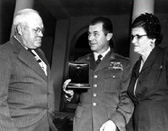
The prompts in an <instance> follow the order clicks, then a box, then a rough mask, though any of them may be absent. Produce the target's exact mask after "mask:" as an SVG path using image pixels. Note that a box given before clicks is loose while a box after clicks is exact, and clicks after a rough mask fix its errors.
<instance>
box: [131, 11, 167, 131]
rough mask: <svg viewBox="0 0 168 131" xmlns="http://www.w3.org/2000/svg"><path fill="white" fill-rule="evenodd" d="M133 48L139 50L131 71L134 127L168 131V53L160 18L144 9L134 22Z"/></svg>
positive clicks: (141, 130)
mask: <svg viewBox="0 0 168 131" xmlns="http://www.w3.org/2000/svg"><path fill="white" fill-rule="evenodd" d="M131 28H132V31H131V38H132V43H133V44H134V51H135V52H137V53H138V54H140V58H139V60H138V61H137V62H136V63H135V65H134V67H133V71H132V76H131V80H130V84H129V87H128V94H129V96H130V97H131V99H132V101H133V102H134V105H135V110H134V114H133V126H134V131H168V53H167V51H166V49H163V48H161V47H159V44H160V43H161V41H162V34H161V26H160V22H159V20H158V18H157V17H156V16H154V15H153V14H149V13H145V14H141V15H140V16H139V17H137V18H136V19H135V20H134V22H133V23H132V27H131Z"/></svg>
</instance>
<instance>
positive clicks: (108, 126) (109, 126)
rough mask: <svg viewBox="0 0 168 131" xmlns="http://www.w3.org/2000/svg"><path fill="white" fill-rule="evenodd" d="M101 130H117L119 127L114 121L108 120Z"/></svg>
mask: <svg viewBox="0 0 168 131" xmlns="http://www.w3.org/2000/svg"><path fill="white" fill-rule="evenodd" d="M100 131H117V127H116V125H115V124H114V122H113V121H111V120H108V121H106V122H105V123H104V124H103V125H102V126H101V128H100Z"/></svg>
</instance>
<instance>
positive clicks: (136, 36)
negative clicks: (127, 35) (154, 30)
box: [131, 34, 147, 40]
mask: <svg viewBox="0 0 168 131" xmlns="http://www.w3.org/2000/svg"><path fill="white" fill-rule="evenodd" d="M143 36H147V34H144V35H131V40H133V39H134V38H137V39H138V40H139V39H140V38H142V37H143Z"/></svg>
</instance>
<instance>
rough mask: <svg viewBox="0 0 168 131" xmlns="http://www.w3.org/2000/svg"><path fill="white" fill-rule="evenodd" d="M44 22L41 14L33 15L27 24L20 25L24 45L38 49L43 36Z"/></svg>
mask: <svg viewBox="0 0 168 131" xmlns="http://www.w3.org/2000/svg"><path fill="white" fill-rule="evenodd" d="M43 27H44V26H43V22H42V19H41V17H40V16H38V15H35V16H32V18H31V20H28V22H26V23H25V24H22V25H20V28H19V34H20V35H21V39H22V42H23V46H25V47H27V48H31V49H36V48H38V47H40V46H41V42H42V37H43Z"/></svg>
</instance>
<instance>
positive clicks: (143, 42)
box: [131, 27, 153, 55]
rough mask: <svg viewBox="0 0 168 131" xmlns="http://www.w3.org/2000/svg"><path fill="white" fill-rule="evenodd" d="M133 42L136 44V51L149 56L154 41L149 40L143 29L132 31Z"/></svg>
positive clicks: (136, 28) (138, 28) (137, 28)
mask: <svg viewBox="0 0 168 131" xmlns="http://www.w3.org/2000/svg"><path fill="white" fill-rule="evenodd" d="M131 41H132V44H134V51H135V52H137V53H138V54H140V55H144V54H148V51H150V50H151V43H152V41H153V40H152V39H150V38H148V36H147V34H146V32H145V30H144V29H143V28H142V27H135V28H133V29H132V31H131Z"/></svg>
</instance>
